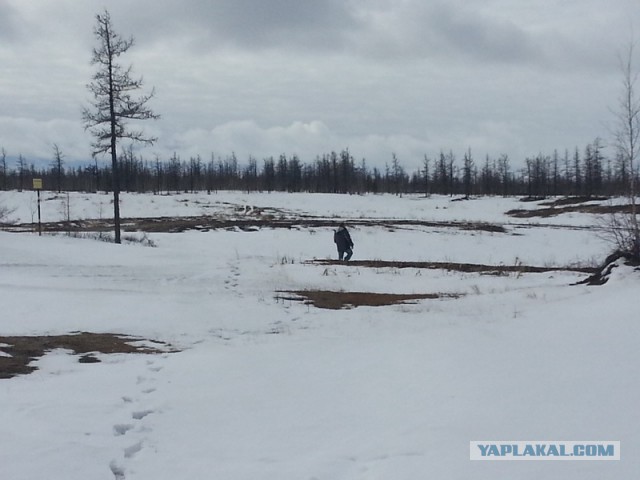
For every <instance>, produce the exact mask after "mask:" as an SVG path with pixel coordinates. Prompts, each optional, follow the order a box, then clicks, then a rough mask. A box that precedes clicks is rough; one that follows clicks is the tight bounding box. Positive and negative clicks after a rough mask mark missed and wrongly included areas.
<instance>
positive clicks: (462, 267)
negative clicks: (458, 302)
mask: <svg viewBox="0 0 640 480" xmlns="http://www.w3.org/2000/svg"><path fill="white" fill-rule="evenodd" d="M306 263H308V264H315V265H343V266H344V265H349V266H353V267H365V268H424V269H431V270H437V269H440V270H450V271H455V272H465V273H485V274H493V275H499V274H508V273H546V272H553V271H567V272H579V273H594V272H595V271H596V270H597V269H596V268H590V267H535V266H531V265H522V264H515V265H481V264H476V263H452V262H390V261H385V260H351V261H349V262H348V263H345V262H341V261H339V260H311V261H309V262H306Z"/></svg>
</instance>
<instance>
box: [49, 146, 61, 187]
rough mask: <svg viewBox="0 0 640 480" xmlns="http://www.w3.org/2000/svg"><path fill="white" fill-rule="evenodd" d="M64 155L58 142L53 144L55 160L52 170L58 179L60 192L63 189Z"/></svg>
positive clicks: (52, 163)
mask: <svg viewBox="0 0 640 480" xmlns="http://www.w3.org/2000/svg"><path fill="white" fill-rule="evenodd" d="M63 159H64V155H63V154H62V150H60V147H59V146H58V144H57V143H54V144H53V161H52V162H51V170H52V172H51V173H53V175H54V177H55V179H56V187H57V190H58V193H60V192H61V191H62V175H63V174H64V167H63V165H64V160H63Z"/></svg>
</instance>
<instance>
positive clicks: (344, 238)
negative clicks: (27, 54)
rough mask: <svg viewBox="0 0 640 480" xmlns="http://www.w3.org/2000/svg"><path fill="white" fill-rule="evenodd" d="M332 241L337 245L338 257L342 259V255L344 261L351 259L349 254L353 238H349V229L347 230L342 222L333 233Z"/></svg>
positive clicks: (351, 251)
mask: <svg viewBox="0 0 640 480" xmlns="http://www.w3.org/2000/svg"><path fill="white" fill-rule="evenodd" d="M333 241H334V243H335V244H336V247H338V259H339V260H340V261H342V259H343V257H344V261H345V262H348V261H349V260H350V259H351V255H353V240H351V235H349V230H347V227H345V225H344V223H341V224H340V227H338V230H336V231H335V232H334V233H333ZM345 255H346V256H345Z"/></svg>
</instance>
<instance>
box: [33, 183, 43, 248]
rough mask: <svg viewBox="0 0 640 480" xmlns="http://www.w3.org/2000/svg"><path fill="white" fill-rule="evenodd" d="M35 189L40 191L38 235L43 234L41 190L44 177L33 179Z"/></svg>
mask: <svg viewBox="0 0 640 480" xmlns="http://www.w3.org/2000/svg"><path fill="white" fill-rule="evenodd" d="M33 189H34V190H35V191H36V192H38V236H40V237H41V236H42V221H41V218H40V190H42V179H41V178H34V179H33Z"/></svg>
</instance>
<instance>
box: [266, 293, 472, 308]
mask: <svg viewBox="0 0 640 480" xmlns="http://www.w3.org/2000/svg"><path fill="white" fill-rule="evenodd" d="M458 297H460V294H455V293H410V294H395V293H372V292H332V291H329V290H288V291H282V292H278V296H277V298H278V299H280V300H292V301H299V302H304V303H305V304H308V305H313V306H315V307H317V308H326V309H330V310H340V309H342V308H353V307H360V306H369V307H381V306H385V305H397V304H399V303H407V302H411V301H414V300H424V299H437V298H458Z"/></svg>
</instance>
